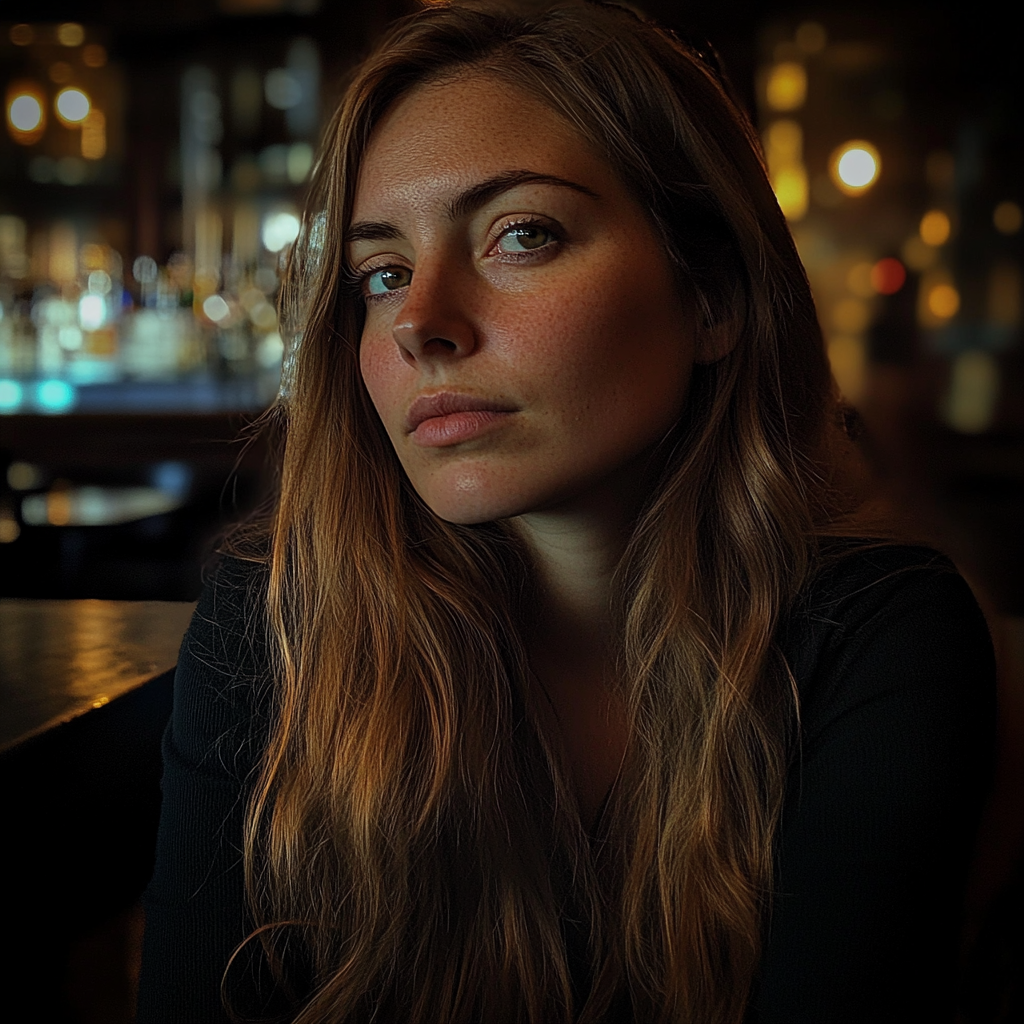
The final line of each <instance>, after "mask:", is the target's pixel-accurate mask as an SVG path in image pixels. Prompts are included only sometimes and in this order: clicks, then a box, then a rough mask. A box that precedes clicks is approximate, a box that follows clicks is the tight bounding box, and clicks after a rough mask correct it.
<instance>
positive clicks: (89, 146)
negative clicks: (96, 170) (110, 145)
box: [82, 107, 107, 160]
mask: <svg viewBox="0 0 1024 1024" xmlns="http://www.w3.org/2000/svg"><path fill="white" fill-rule="evenodd" d="M106 152H107V119H106V117H105V116H104V114H103V111H102V110H97V109H96V108H95V107H93V108H92V110H90V111H89V113H88V115H87V116H86V118H85V120H84V121H83V122H82V156H84V157H85V159H86V160H102V159H103V157H104V156H105V155H106Z"/></svg>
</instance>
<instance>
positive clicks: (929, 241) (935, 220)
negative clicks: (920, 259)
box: [918, 210, 952, 247]
mask: <svg viewBox="0 0 1024 1024" xmlns="http://www.w3.org/2000/svg"><path fill="white" fill-rule="evenodd" d="M951 230H952V226H951V224H950V222H949V217H948V216H947V215H946V214H945V213H943V212H942V210H929V211H928V212H927V213H926V214H925V215H924V216H923V217H922V218H921V226H920V228H919V229H918V231H919V232H920V235H921V241H922V242H924V243H925V245H932V246H936V247H938V246H940V245H945V244H946V242H948V241H949V235H950V232H951Z"/></svg>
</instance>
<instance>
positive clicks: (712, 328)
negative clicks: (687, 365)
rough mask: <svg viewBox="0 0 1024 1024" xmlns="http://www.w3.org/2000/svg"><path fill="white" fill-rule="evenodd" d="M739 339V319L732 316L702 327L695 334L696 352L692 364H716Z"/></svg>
mask: <svg viewBox="0 0 1024 1024" xmlns="http://www.w3.org/2000/svg"><path fill="white" fill-rule="evenodd" d="M739 337H740V319H739V317H738V316H736V315H735V314H733V315H732V316H727V317H723V318H722V319H721V320H719V321H718V322H717V323H713V324H710V325H708V326H706V327H705V326H702V327H701V328H700V330H699V331H698V332H697V352H696V355H695V356H694V362H696V363H700V364H708V363H717V362H718V360H719V359H724V358H725V357H726V356H727V355H728V354H729V353H730V352H731V351H732V350H733V349H734V348H735V347H736V342H738V341H739Z"/></svg>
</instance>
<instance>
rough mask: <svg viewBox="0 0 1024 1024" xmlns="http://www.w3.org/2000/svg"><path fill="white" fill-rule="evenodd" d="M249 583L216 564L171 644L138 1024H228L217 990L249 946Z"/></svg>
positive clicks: (254, 707)
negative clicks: (234, 958)
mask: <svg viewBox="0 0 1024 1024" xmlns="http://www.w3.org/2000/svg"><path fill="white" fill-rule="evenodd" d="M258 581H259V572H258V570H257V571H254V568H253V566H252V565H251V564H250V563H244V562H239V561H237V560H234V559H226V560H225V561H224V562H223V563H222V564H221V566H220V567H219V568H218V571H217V573H216V575H215V577H214V579H213V581H212V582H211V583H210V584H209V585H208V586H207V587H206V589H205V591H204V593H203V596H202V598H201V599H200V602H199V605H198V607H197V609H196V613H195V616H194V617H193V619H192V623H191V625H190V626H189V629H188V632H187V633H186V634H185V639H184V641H183V643H182V648H181V654H180V656H179V661H178V667H177V672H176V675H175V684H174V708H173V711H172V715H171V720H170V723H169V724H168V727H167V731H166V733H165V735H164V741H163V753H164V775H163V782H162V788H163V803H162V808H161V816H160V828H159V833H158V839H157V856H156V868H155V871H154V874H153V878H152V880H151V881H150V884H149V887H148V888H147V890H146V893H145V897H144V905H145V912H146V931H145V942H144V950H143V963H142V976H141V979H140V986H139V1004H138V1018H137V1019H138V1021H139V1024H158V1022H167V1024H170V1022H178V1024H215V1022H220V1021H226V1020H227V1019H228V1018H227V1016H226V1015H225V1012H224V1010H223V1008H222V1006H221V999H220V987H221V979H222V976H223V974H224V970H225V968H226V966H227V963H228V960H229V958H230V956H231V954H232V952H233V951H234V949H235V948H236V947H237V945H238V944H239V943H240V942H241V941H242V940H243V939H244V938H245V937H246V936H247V935H248V934H249V932H250V931H251V925H250V924H249V922H248V920H247V915H246V912H245V900H244V879H243V870H242V825H243V818H244V813H245V802H246V798H247V796H248V785H249V783H250V781H251V773H252V771H253V770H254V766H255V765H256V763H257V761H258V756H259V751H258V740H257V739H256V737H257V736H259V735H260V732H261V730H260V728H259V721H260V719H259V712H258V705H259V700H258V697H259V695H260V694H261V693H263V692H264V687H265V668H264V666H263V664H261V661H265V658H261V656H260V650H261V646H262V639H261V632H260V630H259V629H258V628H256V627H255V626H254V623H259V622H261V621H262V618H261V616H257V615H255V614H254V609H255V608H258V597H256V596H255V595H256V594H257V592H258V586H257V583H258Z"/></svg>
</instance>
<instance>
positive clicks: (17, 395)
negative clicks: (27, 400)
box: [0, 380, 22, 412]
mask: <svg viewBox="0 0 1024 1024" xmlns="http://www.w3.org/2000/svg"><path fill="white" fill-rule="evenodd" d="M21 400H22V388H21V384H20V383H19V382H18V381H16V380H0V412H17V411H18V409H20V408H21Z"/></svg>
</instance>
